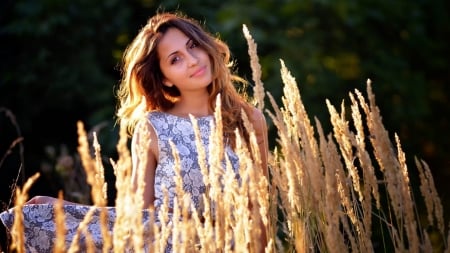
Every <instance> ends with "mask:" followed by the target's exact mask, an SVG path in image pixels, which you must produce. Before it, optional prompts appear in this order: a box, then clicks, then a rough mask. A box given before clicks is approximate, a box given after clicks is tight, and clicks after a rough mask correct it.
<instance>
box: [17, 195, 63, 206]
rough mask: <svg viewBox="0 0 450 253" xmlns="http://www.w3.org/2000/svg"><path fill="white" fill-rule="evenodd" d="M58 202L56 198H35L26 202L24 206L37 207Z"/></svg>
mask: <svg viewBox="0 0 450 253" xmlns="http://www.w3.org/2000/svg"><path fill="white" fill-rule="evenodd" d="M56 201H58V199H57V198H54V197H49V196H35V197H33V198H31V199H30V200H28V201H27V202H26V203H25V205H39V204H51V205H53V204H55V203H56Z"/></svg>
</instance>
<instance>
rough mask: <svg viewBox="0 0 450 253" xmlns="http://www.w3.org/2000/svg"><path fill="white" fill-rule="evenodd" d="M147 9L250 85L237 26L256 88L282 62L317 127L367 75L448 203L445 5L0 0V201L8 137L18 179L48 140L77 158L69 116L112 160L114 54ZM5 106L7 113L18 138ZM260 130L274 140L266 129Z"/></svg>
mask: <svg viewBox="0 0 450 253" xmlns="http://www.w3.org/2000/svg"><path fill="white" fill-rule="evenodd" d="M158 9H159V10H167V11H173V10H180V11H182V12H184V13H186V14H188V15H190V16H192V17H194V18H196V19H199V20H200V21H202V22H204V23H205V26H206V27H207V29H209V30H210V31H211V32H213V33H217V34H219V35H220V37H221V38H222V39H223V40H224V41H226V42H227V43H228V44H229V46H230V48H231V50H232V52H233V57H234V58H235V60H236V62H237V71H238V72H239V73H240V74H241V75H242V76H244V77H245V78H247V79H248V80H251V78H252V77H251V70H250V66H249V57H248V53H247V48H248V47H247V43H246V41H245V39H244V36H243V34H242V25H243V24H246V25H247V26H248V28H249V30H250V33H251V34H252V36H253V38H254V39H255V41H256V43H257V44H258V55H259V57H260V62H261V65H262V71H263V77H262V79H263V80H262V81H263V82H264V84H265V88H266V90H267V91H269V92H270V93H271V94H272V95H273V96H274V97H275V98H276V99H278V100H280V96H281V93H282V81H281V77H280V74H279V69H280V62H279V59H283V60H284V61H285V62H286V65H287V66H288V68H289V69H290V70H291V72H292V74H293V75H294V76H295V77H296V78H297V82H298V83H299V86H300V90H301V93H302V98H303V100H304V104H305V106H306V107H307V110H308V112H309V113H310V116H311V117H313V116H317V117H318V118H319V119H320V121H321V122H322V124H323V125H324V127H325V129H327V128H329V127H330V125H329V123H328V122H329V119H328V116H329V115H328V111H327V109H326V106H325V99H326V98H328V99H330V100H331V102H332V103H333V104H335V105H339V104H340V103H341V102H342V101H343V100H345V99H347V97H348V96H347V94H348V92H349V91H353V90H354V89H359V90H360V91H365V87H366V80H367V79H369V78H370V79H371V80H372V82H373V89H374V92H375V94H376V97H377V104H378V105H379V107H380V109H381V114H382V115H383V117H384V123H385V126H386V128H387V129H388V130H389V131H390V133H391V134H392V135H393V133H394V132H396V133H398V134H399V136H400V139H401V141H402V146H403V148H404V150H405V152H406V154H407V158H409V160H410V161H411V160H412V159H413V157H414V156H418V157H419V158H423V159H424V160H425V161H427V162H428V163H429V165H430V167H431V169H432V171H433V173H434V176H435V182H436V184H437V187H438V191H439V193H440V195H441V197H442V198H443V202H444V205H445V209H446V210H447V211H446V213H448V212H449V204H448V203H450V202H449V201H445V200H450V198H449V196H448V194H449V192H448V190H447V186H446V183H447V181H448V179H449V178H450V172H449V171H450V159H449V158H448V155H449V154H448V150H449V137H448V131H449V115H450V106H449V95H450V92H449V91H450V85H449V81H450V76H449V60H448V55H450V52H449V47H448V43H449V38H450V28H449V26H448V24H450V20H449V2H448V1H445V0H435V1H421V0H414V1H405V0H403V1H371V0H368V1H352V0H348V1H332V0H305V1H300V0H279V1H275V0H258V1H248V0H244V1H242V0H230V1H216V0H189V1H187V0H186V1H170V0H169V1H152V0H132V1H120V0H109V1H90V0H71V1H69V0H40V1H35V0H15V1H14V0H4V1H2V2H1V3H0V59H1V61H0V108H3V110H0V112H1V113H2V114H0V158H1V160H0V161H2V162H1V165H2V166H1V167H0V173H1V174H0V175H1V176H0V180H1V184H0V186H1V190H0V200H1V202H2V204H3V206H4V207H7V204H8V201H9V199H10V194H11V186H12V185H13V183H14V180H15V178H16V177H17V175H18V173H19V168H20V167H21V159H20V158H21V156H20V155H21V154H20V150H19V146H16V147H14V148H13V149H12V152H11V153H10V154H8V155H5V154H6V151H7V150H8V149H9V147H10V145H11V143H12V142H13V141H14V140H15V139H16V138H17V137H18V136H19V135H22V136H23V137H24V141H23V147H24V150H25V152H24V158H25V160H24V161H25V163H24V164H22V174H20V175H21V177H20V179H24V178H27V177H28V176H30V175H32V174H34V173H35V172H36V171H41V170H42V164H43V163H44V162H45V161H46V160H48V159H50V158H49V157H48V156H49V155H48V151H47V152H46V150H48V149H47V148H46V147H48V146H52V147H56V149H57V150H58V149H59V148H60V147H61V145H64V146H66V147H67V148H68V149H69V152H71V153H73V154H74V153H76V146H77V133H76V121H78V120H81V121H83V122H84V123H85V124H86V128H87V129H91V128H93V127H96V129H97V134H98V137H99V140H100V144H101V145H102V153H103V154H104V155H105V157H106V158H109V157H113V158H114V156H115V153H114V152H115V151H114V150H115V144H116V143H117V142H116V141H117V130H118V129H117V126H115V125H114V120H115V119H114V110H115V99H114V96H113V90H114V87H115V85H117V84H118V82H119V78H120V76H119V70H118V66H119V62H120V58H121V55H122V52H123V50H124V48H125V47H126V45H127V44H128V43H129V42H130V40H131V39H132V38H133V37H134V36H135V35H136V33H137V32H138V30H139V28H140V27H142V26H143V25H144V24H145V22H146V20H147V18H148V17H149V16H151V15H153V14H154V13H155V11H157V10H158ZM346 102H347V104H348V101H346ZM7 110H9V111H10V112H12V113H13V115H15V117H16V120H17V125H18V126H19V127H20V131H21V132H20V133H18V131H17V129H16V128H15V125H14V124H12V122H11V117H8V116H7V114H6V113H5V112H6V111H7ZM270 129H271V136H270V138H271V143H272V145H273V144H274V143H275V141H274V138H275V137H276V133H275V132H274V131H275V129H274V128H273V127H271V128H270ZM327 132H328V131H327ZM409 164H410V168H411V169H413V168H414V167H415V166H414V164H413V163H412V162H410V163H409ZM107 173H110V174H111V173H112V172H111V171H110V172H107ZM110 179H111V180H113V179H112V177H110ZM20 183H21V181H20V180H19V184H20ZM412 183H413V184H414V183H415V181H414V179H413V180H412ZM63 184H64V182H61V180H58V178H57V177H52V176H46V177H43V178H41V179H40V180H39V182H38V183H37V185H36V186H35V187H34V188H33V191H32V194H50V195H56V192H57V190H58V189H60V188H62V186H63ZM110 185H113V184H112V183H111V184H110ZM447 216H448V215H447Z"/></svg>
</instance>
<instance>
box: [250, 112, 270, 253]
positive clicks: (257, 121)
mask: <svg viewBox="0 0 450 253" xmlns="http://www.w3.org/2000/svg"><path fill="white" fill-rule="evenodd" d="M252 123H253V129H254V131H255V136H256V140H257V143H258V147H259V152H260V155H261V169H262V173H263V175H264V176H265V177H266V180H267V181H269V169H268V165H267V157H268V152H269V144H268V137H267V123H266V119H265V117H264V114H263V113H262V112H261V111H260V110H258V109H256V108H255V109H254V110H253V115H252ZM267 190H268V191H269V189H267ZM268 218H269V219H270V217H268ZM259 222H260V224H259V227H260V228H261V238H260V240H261V241H260V243H261V245H262V246H263V247H262V248H260V249H259V250H258V252H265V247H266V246H267V244H268V234H267V232H268V230H267V227H266V226H265V225H264V224H263V222H262V220H260V221H259ZM269 223H270V221H269Z"/></svg>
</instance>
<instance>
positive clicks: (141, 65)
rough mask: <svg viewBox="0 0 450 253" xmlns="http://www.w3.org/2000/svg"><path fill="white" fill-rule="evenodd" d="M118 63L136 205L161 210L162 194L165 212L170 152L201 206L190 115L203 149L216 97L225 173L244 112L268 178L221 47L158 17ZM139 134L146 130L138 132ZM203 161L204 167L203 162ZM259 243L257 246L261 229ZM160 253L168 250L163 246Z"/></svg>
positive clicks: (247, 107) (258, 116)
mask: <svg viewBox="0 0 450 253" xmlns="http://www.w3.org/2000/svg"><path fill="white" fill-rule="evenodd" d="M123 60H124V64H123V72H122V73H123V78H122V81H121V83H120V86H119V89H118V93H117V95H118V101H119V103H118V110H117V116H118V121H119V123H120V125H121V127H126V128H127V130H128V132H129V133H130V134H131V135H132V143H131V151H132V161H133V163H132V164H133V173H132V180H133V183H134V185H135V186H136V188H138V185H139V184H140V183H142V182H140V181H139V180H143V181H144V182H143V183H144V185H145V187H144V188H143V191H141V192H140V193H142V201H143V206H144V207H151V208H154V209H155V210H158V209H159V208H161V206H162V205H163V204H164V196H165V193H164V192H165V191H164V189H167V190H168V192H167V195H168V206H169V212H170V211H171V210H173V208H174V199H175V198H176V196H177V193H176V191H175V189H176V187H175V185H176V181H177V179H176V177H175V175H179V174H177V173H176V172H175V170H174V167H175V163H176V157H174V153H173V151H174V150H173V149H174V148H175V151H177V152H178V154H179V160H180V161H179V164H181V168H180V172H179V173H180V175H181V176H182V178H183V180H182V181H183V182H182V184H183V189H184V190H185V191H186V192H189V194H190V197H191V203H192V205H193V207H194V208H195V209H197V210H200V209H201V208H202V195H203V194H205V191H206V189H207V187H206V186H205V184H204V182H203V177H202V171H201V166H200V164H199V162H202V161H199V153H198V151H197V148H196V141H195V131H194V127H193V122H192V121H191V118H190V117H193V118H194V119H195V120H196V121H197V123H198V126H199V128H200V135H201V140H202V143H203V144H204V147H205V149H206V150H208V147H209V138H210V132H211V126H213V124H214V123H215V121H214V120H215V117H214V112H215V110H216V100H217V99H218V98H219V99H220V110H221V111H220V112H221V117H222V127H223V138H224V142H225V147H224V149H225V153H226V157H228V158H229V160H230V163H231V166H232V168H233V170H234V171H235V173H236V174H238V173H239V158H238V155H237V154H236V153H235V149H236V146H237V140H236V134H235V131H236V130H237V131H238V133H239V134H240V135H241V136H242V137H243V139H244V141H245V142H246V143H247V144H250V134H249V132H248V131H247V129H246V127H245V126H244V120H243V117H242V113H243V112H244V113H245V114H246V116H247V117H248V119H249V121H250V123H251V125H252V128H253V129H254V133H255V136H256V139H257V143H258V147H259V151H260V168H261V170H262V171H261V173H262V175H264V176H265V177H266V178H267V177H268V172H267V152H268V146H267V129H266V123H265V119H264V116H263V114H262V113H261V112H260V111H259V110H257V109H256V108H255V107H253V106H252V105H251V104H250V103H249V102H247V101H246V99H245V98H244V97H243V96H241V95H240V94H239V93H238V92H237V91H236V88H235V86H234V85H236V84H238V83H242V82H244V80H242V79H241V78H239V77H238V76H236V75H234V74H233V73H232V71H231V69H230V68H231V67H232V64H231V61H230V51H229V48H228V46H227V45H226V44H225V43H224V42H222V41H221V40H219V39H218V38H215V37H214V36H212V35H211V34H210V33H208V32H206V31H205V30H203V29H202V27H201V26H200V25H199V24H198V22H196V21H195V20H192V19H190V18H188V17H186V16H183V15H182V14H180V13H159V14H157V15H155V16H153V17H151V18H150V19H149V20H148V23H147V24H146V26H145V27H143V28H142V29H141V30H140V32H139V34H138V35H137V36H136V38H135V39H134V40H133V41H132V43H131V44H130V45H129V47H128V48H127V49H126V51H125V54H124V57H123ZM143 129H146V130H147V131H148V132H146V133H143V131H144V130H143ZM144 134H145V135H146V136H149V138H150V141H149V144H148V145H147V144H145V145H144V147H145V148H144V149H145V150H144V153H145V154H146V157H145V159H141V158H142V157H141V156H140V155H138V153H139V152H141V151H139V152H138V149H139V148H141V147H142V146H143V143H142V142H143V138H142V135H144ZM145 143H147V142H145ZM258 157H259V156H258ZM206 160H207V161H206V163H207V164H208V163H209V158H208V157H206ZM138 175H139V176H138ZM55 201H56V199H55V198H52V197H45V196H37V197H35V198H33V199H31V200H30V201H29V202H28V204H42V203H55ZM66 204H73V203H70V202H66ZM250 208H251V207H250ZM261 225H262V224H261ZM262 227H264V226H263V225H262ZM261 238H262V241H261V242H262V244H263V245H265V244H266V241H267V240H266V235H265V229H264V228H263V229H262V236H261ZM167 251H170V244H169V246H168V248H167Z"/></svg>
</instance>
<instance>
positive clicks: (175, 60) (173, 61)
mask: <svg viewBox="0 0 450 253" xmlns="http://www.w3.org/2000/svg"><path fill="white" fill-rule="evenodd" d="M179 60H180V57H178V56H175V57H173V58H172V59H171V60H170V64H175V63H177V62H178V61H179Z"/></svg>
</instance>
